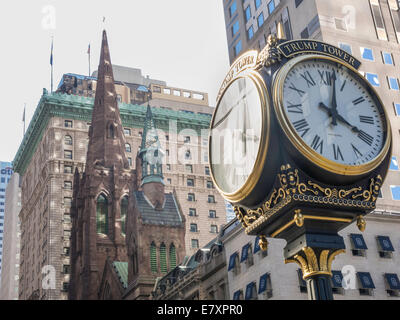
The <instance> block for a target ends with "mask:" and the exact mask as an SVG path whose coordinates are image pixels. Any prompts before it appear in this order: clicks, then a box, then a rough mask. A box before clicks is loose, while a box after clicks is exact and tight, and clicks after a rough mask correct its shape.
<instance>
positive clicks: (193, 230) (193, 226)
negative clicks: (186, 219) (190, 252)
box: [190, 223, 197, 232]
mask: <svg viewBox="0 0 400 320" xmlns="http://www.w3.org/2000/svg"><path fill="white" fill-rule="evenodd" d="M190 232H197V224H196V223H191V224H190Z"/></svg>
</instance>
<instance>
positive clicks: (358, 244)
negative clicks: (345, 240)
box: [350, 233, 368, 250]
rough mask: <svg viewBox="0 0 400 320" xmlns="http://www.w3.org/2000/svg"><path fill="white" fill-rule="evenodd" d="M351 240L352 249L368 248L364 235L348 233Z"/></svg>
mask: <svg viewBox="0 0 400 320" xmlns="http://www.w3.org/2000/svg"><path fill="white" fill-rule="evenodd" d="M350 237H351V240H352V241H353V245H354V249H358V250H366V249H368V247H367V245H366V244H365V241H364V237H363V236H362V234H354V233H352V234H351V235H350Z"/></svg>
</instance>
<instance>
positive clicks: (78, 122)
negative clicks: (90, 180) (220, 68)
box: [13, 68, 226, 300]
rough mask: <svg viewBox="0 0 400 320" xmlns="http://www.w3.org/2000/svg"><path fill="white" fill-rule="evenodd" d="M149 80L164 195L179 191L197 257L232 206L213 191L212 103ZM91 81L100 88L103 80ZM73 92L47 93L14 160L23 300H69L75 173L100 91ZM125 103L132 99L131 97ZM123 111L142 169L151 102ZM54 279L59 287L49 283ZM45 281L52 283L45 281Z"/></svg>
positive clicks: (131, 149)
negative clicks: (210, 161)
mask: <svg viewBox="0 0 400 320" xmlns="http://www.w3.org/2000/svg"><path fill="white" fill-rule="evenodd" d="M127 70H129V69H127ZM134 70H137V69H134ZM118 73H122V71H120V72H119V71H118V68H117V73H116V74H117V78H116V79H115V81H116V82H118V81H119V80H118V79H122V80H123V82H124V83H127V82H125V81H134V80H132V79H131V80H130V79H129V77H128V76H127V75H124V77H125V78H122V76H120V78H118V77H119V76H118ZM141 79H142V78H141ZM145 79H147V77H145ZM149 79H150V82H149V83H146V82H144V83H139V84H140V85H142V86H143V88H141V89H140V90H144V91H143V92H146V93H148V91H150V93H151V99H150V101H149V104H150V106H151V107H153V108H152V116H153V119H154V122H155V126H156V127H157V130H158V136H159V141H160V143H161V147H162V149H163V150H164V151H165V156H164V158H163V167H162V172H163V177H164V182H165V192H166V193H171V192H174V194H175V195H176V198H177V200H178V201H177V202H178V203H179V207H180V208H179V209H180V212H182V213H183V215H184V216H185V218H186V230H185V231H186V232H185V234H186V235H185V246H186V248H185V251H186V254H187V255H192V254H193V253H194V252H196V251H197V250H198V248H200V247H201V246H204V245H205V244H207V243H208V242H209V241H210V240H211V239H212V238H214V237H215V236H216V234H218V231H219V229H220V226H221V225H223V224H225V223H226V209H225V202H224V200H223V199H222V197H221V196H220V195H219V193H218V192H217V190H216V189H215V188H214V186H213V183H212V179H211V177H210V173H209V170H210V169H209V166H208V158H207V157H208V128H209V123H210V120H211V114H212V112H213V108H211V107H209V106H208V96H207V94H206V93H201V92H196V91H191V90H187V89H180V88H175V87H169V86H167V85H165V83H162V82H160V81H155V82H154V83H153V82H151V78H149ZM78 80H79V79H78ZM87 80H88V79H87ZM87 80H85V81H87ZM90 80H91V81H92V89H93V88H95V85H96V84H95V83H93V82H95V81H97V78H95V79H90ZM142 80H143V79H142ZM143 81H144V80H143ZM74 82H75V80H74ZM79 85H81V84H78V81H77V86H79ZM83 85H85V86H86V85H87V83H85V84H84V83H82V86H83ZM123 87H124V84H122V81H121V85H120V87H118V83H117V85H116V92H117V94H119V92H122V89H123ZM118 88H119V89H118ZM119 90H121V91H119ZM69 93H70V94H68V93H64V92H63V91H60V92H56V93H52V94H49V93H48V92H47V91H46V90H44V91H43V95H42V97H41V99H40V101H39V104H38V107H37V108H36V110H35V113H34V116H33V118H32V121H31V123H30V125H29V127H28V130H27V132H26V134H25V137H24V140H23V142H22V144H21V146H20V148H19V150H18V152H17V155H16V156H15V159H14V162H13V165H14V168H15V171H16V172H18V173H19V174H20V175H21V190H22V209H21V212H20V220H21V257H20V284H19V299H22V300H23V299H66V298H67V291H68V283H69V273H70V235H71V220H70V215H69V214H70V206H71V202H72V196H73V194H72V192H73V191H72V185H73V178H74V175H73V174H74V171H75V168H76V167H78V168H79V171H80V172H83V169H84V165H85V162H86V155H87V145H88V130H89V126H90V124H91V119H92V108H93V103H94V99H93V96H94V95H92V94H94V91H93V90H92V92H91V95H92V96H90V95H89V94H88V95H87V97H86V96H85V94H82V95H80V96H79V90H78V92H77V94H72V93H73V92H69ZM135 94H136V93H135ZM126 97H128V94H127V95H126ZM121 99H122V101H125V100H124V99H125V98H121ZM126 99H127V98H126ZM135 99H136V100H139V99H138V98H135ZM126 101H128V102H131V101H132V99H131V95H130V93H129V99H128V100H126ZM143 101H144V100H143ZM119 108H120V114H121V121H122V125H123V126H124V130H123V131H124V135H125V141H126V145H125V152H126V156H127V160H128V162H129V164H130V166H131V168H132V169H135V168H136V162H135V158H136V155H137V150H139V147H140V145H141V142H142V135H143V127H144V122H145V119H146V112H147V103H145V104H143V105H138V104H131V103H124V102H120V103H119ZM42 271H43V272H44V273H43V274H42ZM53 276H54V280H55V281H54V282H53V281H50V280H52V277H53ZM43 279H46V281H47V282H45V283H43V282H42V281H43ZM53 284H54V286H53Z"/></svg>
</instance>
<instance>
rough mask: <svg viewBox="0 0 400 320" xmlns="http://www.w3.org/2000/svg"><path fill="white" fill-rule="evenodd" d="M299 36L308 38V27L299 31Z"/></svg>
mask: <svg viewBox="0 0 400 320" xmlns="http://www.w3.org/2000/svg"><path fill="white" fill-rule="evenodd" d="M300 37H301V38H302V39H308V38H309V36H308V28H307V27H306V28H305V29H304V30H303V31H302V32H300Z"/></svg>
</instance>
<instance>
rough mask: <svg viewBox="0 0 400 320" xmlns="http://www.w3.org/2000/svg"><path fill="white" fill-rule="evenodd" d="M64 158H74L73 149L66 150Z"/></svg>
mask: <svg viewBox="0 0 400 320" xmlns="http://www.w3.org/2000/svg"><path fill="white" fill-rule="evenodd" d="M64 158H65V159H69V160H72V151H70V150H64Z"/></svg>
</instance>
